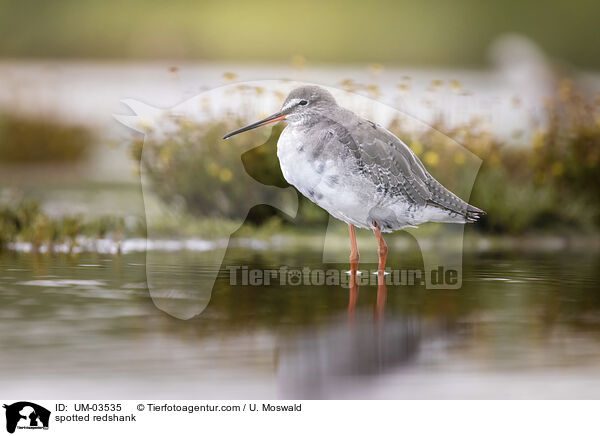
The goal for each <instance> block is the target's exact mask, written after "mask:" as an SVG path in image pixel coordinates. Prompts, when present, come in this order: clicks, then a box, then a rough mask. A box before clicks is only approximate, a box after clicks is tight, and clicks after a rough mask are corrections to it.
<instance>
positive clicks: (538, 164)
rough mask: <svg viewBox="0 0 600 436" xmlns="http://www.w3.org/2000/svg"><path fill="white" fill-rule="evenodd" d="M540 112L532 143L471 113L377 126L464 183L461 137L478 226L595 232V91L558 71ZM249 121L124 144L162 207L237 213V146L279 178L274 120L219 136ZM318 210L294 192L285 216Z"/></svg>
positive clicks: (204, 214) (240, 209)
mask: <svg viewBox="0 0 600 436" xmlns="http://www.w3.org/2000/svg"><path fill="white" fill-rule="evenodd" d="M367 89H368V90H369V91H371V88H370V87H368V88H367ZM258 91H260V90H258V89H257V92H258ZM261 92H265V91H264V90H262V91H261ZM544 118H545V119H544V120H543V121H542V122H541V123H540V124H539V125H537V126H532V129H534V131H535V134H534V135H533V137H532V139H531V140H532V141H533V143H532V144H522V146H515V145H507V144H505V143H502V142H500V141H499V140H497V139H495V138H494V137H493V136H492V135H491V134H490V133H489V132H487V131H486V130H485V129H483V128H482V127H481V126H480V125H479V124H478V123H477V122H475V121H473V122H472V123H469V124H468V125H463V126H457V127H453V128H449V127H447V125H446V123H445V122H444V120H439V121H438V122H436V124H435V125H434V126H433V128H430V129H427V130H425V131H423V132H419V133H416V132H414V131H408V130H406V129H405V125H404V123H403V120H401V119H393V120H392V121H391V122H390V123H389V125H387V126H386V127H387V128H388V129H389V130H391V131H392V132H394V133H395V134H397V135H398V136H399V137H400V138H403V139H404V140H405V142H407V144H408V145H409V146H410V147H411V148H412V150H413V151H414V152H415V153H416V154H417V155H418V156H419V157H420V158H421V160H422V161H423V162H424V163H425V165H426V166H427V168H428V169H429V170H430V172H431V173H432V174H433V175H434V176H435V177H437V178H439V179H440V180H442V181H444V182H446V183H450V185H449V187H450V188H452V187H461V186H463V187H464V186H466V185H469V187H470V183H471V182H470V179H469V177H470V176H471V174H470V173H469V171H463V168H465V166H466V165H467V164H468V163H467V159H468V156H467V154H466V153H465V152H464V149H463V148H462V147H464V148H465V149H467V150H469V151H470V152H472V153H474V154H475V155H476V156H478V157H479V158H480V159H482V161H483V163H482V166H481V168H480V170H479V172H478V174H477V178H476V180H475V184H474V186H473V191H472V194H471V198H470V200H469V201H470V202H471V203H473V204H475V205H477V206H478V207H480V208H482V209H484V210H486V211H487V212H488V214H487V215H486V216H485V217H484V218H483V219H482V220H480V221H479V222H478V223H477V224H476V227H477V228H478V229H479V230H480V231H481V232H483V233H492V234H510V235H519V234H524V233H531V232H537V233H540V232H556V231H559V232H596V231H598V230H599V229H600V202H599V201H598V198H600V171H599V169H600V168H599V165H600V101H598V99H597V100H596V101H591V100H589V99H587V98H586V97H585V96H583V95H581V94H579V93H578V92H576V91H575V89H574V88H573V85H572V83H571V81H569V80H564V81H563V82H562V83H561V86H560V88H559V89H558V90H557V92H556V95H555V96H554V98H553V99H551V100H549V101H548V102H547V104H546V106H545V113H544ZM250 121H253V120H248V119H243V120H242V119H237V120H234V121H229V122H224V121H211V122H206V123H193V122H190V121H181V122H180V123H179V125H178V128H177V129H176V130H175V132H174V133H172V134H169V135H168V136H167V138H166V139H165V138H164V137H162V136H161V137H160V139H159V140H153V139H151V138H146V140H145V142H142V141H137V142H135V143H134V144H132V147H131V150H132V153H133V156H134V157H135V159H136V161H138V162H142V163H143V165H144V167H145V169H146V174H147V176H148V178H149V181H150V183H151V185H152V189H153V190H154V191H155V192H156V193H157V194H158V196H159V197H160V198H161V199H162V200H163V201H164V202H165V203H167V204H169V205H170V207H172V208H177V209H179V210H183V211H185V213H188V214H190V215H191V216H195V217H197V218H199V219H200V218H214V217H223V218H229V219H232V218H239V217H241V216H245V215H243V214H245V213H246V210H247V209H245V205H246V204H248V201H247V200H248V196H249V195H250V196H252V195H256V192H254V191H252V190H249V189H248V188H247V185H246V184H244V183H240V177H244V176H245V174H243V175H240V169H239V168H241V167H239V162H240V156H241V161H242V163H243V168H244V171H245V172H246V173H247V174H249V175H250V176H252V177H253V178H254V179H256V180H257V181H259V182H261V183H262V184H264V185H271V186H276V187H285V186H288V185H287V183H286V181H285V180H284V179H283V176H282V174H281V170H280V168H279V162H278V160H277V157H276V143H277V139H278V137H279V134H280V132H281V127H280V126H278V127H276V128H275V129H273V133H272V135H271V137H270V138H269V139H268V140H267V141H266V142H265V141H264V136H261V135H264V132H263V133H260V132H259V131H250V132H246V133H245V134H244V135H238V136H235V137H233V138H231V139H230V140H228V141H222V139H221V137H222V135H223V133H224V132H228V131H230V130H233V129H234V128H237V127H239V126H241V125H245V124H247V123H248V122H250ZM440 132H443V134H442V133H440ZM261 138H262V139H261ZM457 142H458V143H459V144H460V145H461V146H462V147H460V146H459V147H457ZM257 144H262V145H259V146H258V147H257V146H256V145H257ZM244 150H249V151H247V152H244ZM257 200H259V198H255V199H253V201H251V203H252V204H257ZM274 216H278V213H277V212H276V211H274V210H272V209H269V208H259V209H258V212H256V211H255V212H253V213H251V214H250V217H249V218H250V220H251V221H252V222H253V223H255V224H260V223H262V222H263V221H264V220H266V219H271V218H272V217H274ZM279 216H280V215H279ZM327 219H328V216H327V214H326V213H325V212H324V211H323V210H321V209H320V208H318V207H316V206H314V205H313V204H312V203H310V202H309V201H308V200H306V199H304V198H301V203H300V211H299V215H298V218H297V219H296V220H295V222H294V225H304V226H310V227H312V226H316V225H322V224H324V223H326V222H327Z"/></svg>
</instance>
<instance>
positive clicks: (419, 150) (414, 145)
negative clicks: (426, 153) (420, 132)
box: [410, 141, 423, 156]
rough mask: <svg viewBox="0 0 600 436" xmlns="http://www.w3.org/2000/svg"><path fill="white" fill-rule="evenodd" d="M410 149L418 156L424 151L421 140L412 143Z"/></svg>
mask: <svg viewBox="0 0 600 436" xmlns="http://www.w3.org/2000/svg"><path fill="white" fill-rule="evenodd" d="M410 149H411V150H412V151H413V153H414V154H416V155H417V156H418V155H420V154H421V153H422V152H423V146H422V145H421V143H420V142H419V141H414V142H413V143H412V144H410Z"/></svg>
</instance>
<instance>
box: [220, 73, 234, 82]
mask: <svg viewBox="0 0 600 436" xmlns="http://www.w3.org/2000/svg"><path fill="white" fill-rule="evenodd" d="M223 78H224V79H225V80H226V81H228V82H233V81H234V80H235V79H237V74H235V73H231V72H226V73H223Z"/></svg>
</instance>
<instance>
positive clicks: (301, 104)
mask: <svg viewBox="0 0 600 436" xmlns="http://www.w3.org/2000/svg"><path fill="white" fill-rule="evenodd" d="M298 104H299V105H300V106H306V105H307V104H308V102H307V101H306V100H300V102H299V103H298Z"/></svg>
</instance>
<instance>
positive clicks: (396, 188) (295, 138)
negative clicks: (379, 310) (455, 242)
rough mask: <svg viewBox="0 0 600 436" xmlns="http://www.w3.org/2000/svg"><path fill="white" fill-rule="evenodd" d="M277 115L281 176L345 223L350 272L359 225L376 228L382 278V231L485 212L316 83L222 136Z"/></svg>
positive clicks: (460, 220)
mask: <svg viewBox="0 0 600 436" xmlns="http://www.w3.org/2000/svg"><path fill="white" fill-rule="evenodd" d="M278 121H286V122H287V124H288V125H287V126H286V128H285V129H284V130H283V132H282V133H281V136H280V137H279V141H278V142H277V156H278V157H279V163H280V165H281V171H282V173H283V176H284V177H285V179H286V180H287V181H288V182H289V183H290V184H292V185H294V186H295V187H296V188H297V189H298V190H299V191H300V192H301V193H302V194H303V195H305V196H306V197H307V198H308V199H310V200H311V201H312V202H314V203H316V204H317V205H318V206H320V207H322V208H323V209H325V210H326V211H327V212H329V213H330V214H331V215H332V216H334V217H335V218H337V219H339V220H341V221H344V222H345V223H347V224H348V229H349V231H350V247H351V251H350V265H351V270H352V271H353V272H356V270H357V268H358V260H359V254H358V246H357V244H356V232H355V227H359V228H366V229H372V230H373V232H374V233H375V236H376V237H377V241H378V244H379V250H378V254H379V267H378V273H379V274H378V275H379V277H380V278H381V277H382V276H383V271H384V269H385V262H386V257H387V252H388V249H387V245H386V243H385V240H384V239H383V236H382V235H381V233H382V232H391V231H394V230H400V229H403V228H405V227H411V226H417V225H419V224H423V223H425V222H442V223H470V222H474V221H476V220H477V219H478V218H479V216H480V215H482V214H484V213H485V212H484V211H482V210H481V209H478V208H476V207H475V206H471V205H470V204H468V203H466V202H465V201H463V200H461V199H460V198H459V197H458V196H456V195H455V194H453V193H452V192H450V191H449V190H448V189H446V188H445V187H444V186H443V185H442V184H441V183H439V182H438V181H437V180H436V179H434V178H433V176H431V174H429V172H427V170H426V169H425V166H424V165H423V164H422V163H421V161H420V160H419V158H418V157H417V156H416V155H415V154H414V153H413V152H412V150H411V149H410V148H409V147H408V146H407V145H406V144H405V143H404V142H402V141H401V140H400V139H399V138H398V137H396V136H395V135H394V134H392V133H391V132H389V131H388V130H386V129H384V128H383V127H381V126H379V125H377V124H375V123H373V122H371V121H368V120H366V119H364V118H361V117H359V116H358V115H356V114H355V113H353V112H351V111H350V110H348V109H345V108H343V107H341V106H339V105H338V104H337V102H336V101H335V99H334V98H333V96H332V95H331V94H330V93H329V92H328V91H326V90H324V89H322V88H320V87H318V86H301V87H299V88H296V89H294V90H293V91H291V92H290V94H289V95H288V97H287V98H286V100H285V102H284V103H283V106H282V108H281V110H280V111H279V112H276V113H275V114H273V115H271V116H270V117H267V118H265V119H264V120H261V121H258V122H256V123H253V124H250V125H249V126H246V127H243V128H241V129H239V130H235V131H233V132H231V133H228V134H227V135H225V136H224V137H223V139H227V138H229V137H231V136H233V135H237V134H238V133H242V132H245V131H247V130H251V129H254V128H257V127H261V126H264V125H267V124H270V123H275V122H278Z"/></svg>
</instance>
